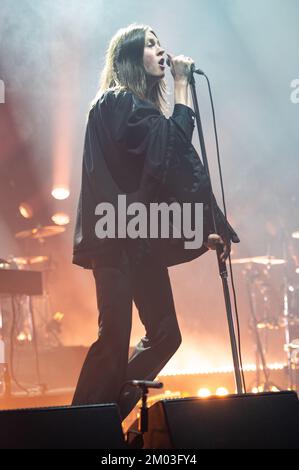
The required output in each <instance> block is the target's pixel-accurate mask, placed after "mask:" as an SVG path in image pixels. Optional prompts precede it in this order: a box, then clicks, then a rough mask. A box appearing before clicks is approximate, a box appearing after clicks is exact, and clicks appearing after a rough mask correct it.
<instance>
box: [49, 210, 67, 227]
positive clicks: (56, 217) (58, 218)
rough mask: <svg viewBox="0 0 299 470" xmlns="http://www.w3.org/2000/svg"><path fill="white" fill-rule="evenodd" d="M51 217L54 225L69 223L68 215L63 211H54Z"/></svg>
mask: <svg viewBox="0 0 299 470" xmlns="http://www.w3.org/2000/svg"><path fill="white" fill-rule="evenodd" d="M51 219H52V220H53V222H54V223H55V224H56V225H67V224H69V223H70V217H69V215H68V214H65V213H64V212H56V214H53V215H52V217H51Z"/></svg>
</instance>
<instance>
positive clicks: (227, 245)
mask: <svg viewBox="0 0 299 470" xmlns="http://www.w3.org/2000/svg"><path fill="white" fill-rule="evenodd" d="M218 244H220V245H222V246H223V252H222V253H221V256H220V259H221V261H226V260H227V258H228V257H229V254H230V252H231V242H230V241H229V240H228V241H223V239H222V238H221V237H220V235H218V234H217V233H212V234H210V235H209V236H208V241H207V242H205V243H204V245H205V246H206V247H207V248H208V249H209V250H216V247H217V245H218Z"/></svg>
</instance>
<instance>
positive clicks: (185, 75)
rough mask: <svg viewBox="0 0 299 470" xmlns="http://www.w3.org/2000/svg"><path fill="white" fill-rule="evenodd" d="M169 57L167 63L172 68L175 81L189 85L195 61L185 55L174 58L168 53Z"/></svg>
mask: <svg viewBox="0 0 299 470" xmlns="http://www.w3.org/2000/svg"><path fill="white" fill-rule="evenodd" d="M167 56H168V58H167V59H166V63H167V65H168V66H169V67H170V71H171V75H172V76H173V78H174V80H175V81H176V82H182V83H186V84H187V83H188V82H189V78H190V72H191V65H192V64H194V61H193V60H192V59H191V57H186V56H184V55H178V56H174V55H172V54H168V53H167Z"/></svg>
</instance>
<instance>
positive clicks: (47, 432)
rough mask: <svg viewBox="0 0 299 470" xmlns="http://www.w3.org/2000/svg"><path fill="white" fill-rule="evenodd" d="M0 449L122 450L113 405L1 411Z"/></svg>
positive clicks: (117, 421) (115, 410)
mask: <svg viewBox="0 0 299 470" xmlns="http://www.w3.org/2000/svg"><path fill="white" fill-rule="evenodd" d="M0 448H1V449H124V448H126V446H125V442H124V436H123V431H122V427H121V418H120V414H119V410H118V407H117V405H116V404H102V405H86V406H61V407H51V408H30V409H29V408H28V409H19V410H18V409H17V410H5V411H0Z"/></svg>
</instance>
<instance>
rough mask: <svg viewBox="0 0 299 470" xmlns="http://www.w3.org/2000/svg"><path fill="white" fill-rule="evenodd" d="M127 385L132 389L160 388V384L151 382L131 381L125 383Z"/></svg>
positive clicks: (161, 385)
mask: <svg viewBox="0 0 299 470" xmlns="http://www.w3.org/2000/svg"><path fill="white" fill-rule="evenodd" d="M127 384H128V385H133V387H148V388H162V387H163V384H162V382H152V381H151V380H131V381H129V382H127Z"/></svg>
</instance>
